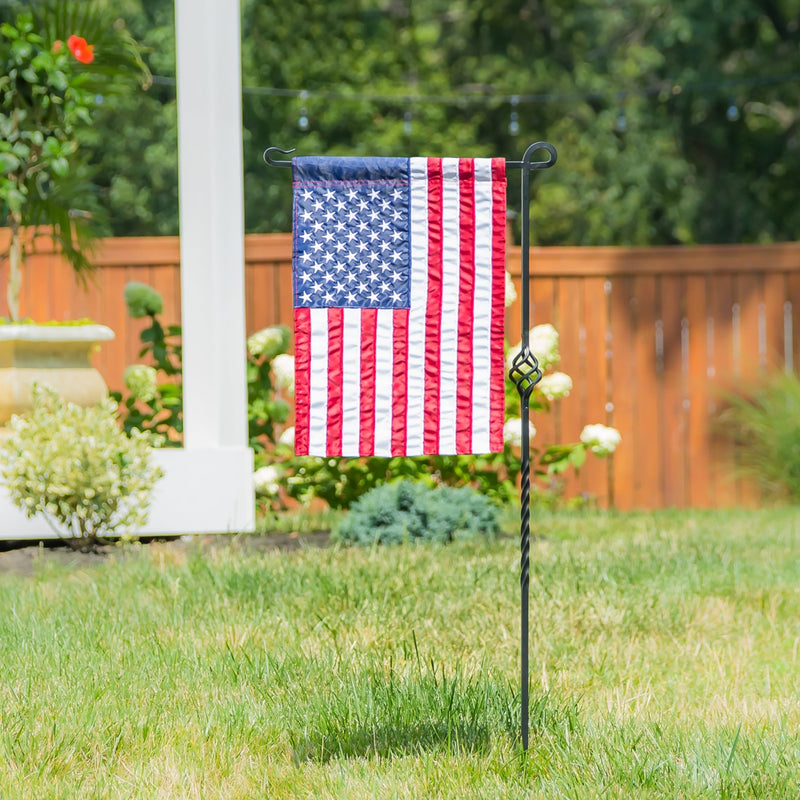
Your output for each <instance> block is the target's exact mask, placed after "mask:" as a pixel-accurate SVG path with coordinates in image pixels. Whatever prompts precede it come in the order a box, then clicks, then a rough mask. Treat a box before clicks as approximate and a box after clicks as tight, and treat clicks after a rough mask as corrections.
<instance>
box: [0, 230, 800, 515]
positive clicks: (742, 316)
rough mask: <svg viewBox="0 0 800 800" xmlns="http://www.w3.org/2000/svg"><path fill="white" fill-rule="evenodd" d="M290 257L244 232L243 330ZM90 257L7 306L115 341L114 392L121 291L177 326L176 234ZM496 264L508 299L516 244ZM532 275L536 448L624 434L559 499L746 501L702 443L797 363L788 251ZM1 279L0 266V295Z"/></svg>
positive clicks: (795, 249) (797, 248)
mask: <svg viewBox="0 0 800 800" xmlns="http://www.w3.org/2000/svg"><path fill="white" fill-rule="evenodd" d="M0 244H2V242H0ZM290 255H291V237H290V235H288V234H276V235H250V236H247V237H246V242H245V258H246V266H245V270H246V284H245V285H246V303H247V329H248V332H252V331H254V330H257V329H259V328H261V327H263V326H265V325H269V324H274V323H279V322H282V323H285V324H287V325H290V326H291V321H292V310H291V267H290ZM94 261H95V263H96V264H97V267H98V269H97V271H96V273H95V276H94V278H93V279H92V281H91V283H90V284H89V285H88V287H87V288H86V289H84V288H83V287H81V286H80V285H79V284H78V283H76V281H75V279H74V278H73V276H72V273H71V271H70V270H69V269H66V268H65V267H64V266H63V264H62V263H61V262H60V259H59V257H58V256H57V255H55V254H53V252H52V251H51V250H49V249H48V248H47V246H45V245H42V246H40V248H39V252H38V253H37V254H36V255H35V256H33V257H32V258H31V259H30V262H29V263H28V265H27V266H26V274H25V276H24V279H23V281H24V282H23V289H22V304H21V305H22V312H23V314H27V315H30V316H31V317H33V318H35V319H40V320H45V319H72V318H76V317H90V318H92V319H93V320H95V321H97V322H101V323H103V324H106V325H109V326H110V327H111V328H113V329H114V330H115V331H116V334H117V339H116V340H115V341H114V342H111V343H109V344H106V345H104V346H103V349H102V351H101V352H100V353H98V355H97V361H96V364H97V366H98V368H99V369H100V371H101V372H102V373H103V375H104V376H105V378H106V380H107V382H108V384H109V386H110V387H111V388H119V387H120V386H121V382H122V372H123V370H124V368H125V366H126V365H127V364H130V363H133V362H135V361H136V360H137V352H138V348H139V341H138V334H139V331H140V330H141V329H142V327H143V323H142V322H141V321H138V320H131V319H129V318H128V317H127V315H126V311H125V305H124V302H123V289H124V286H125V284H126V283H127V282H129V281H142V282H144V283H148V284H150V285H151V286H154V287H155V288H156V289H158V290H159V291H160V292H161V293H162V295H163V296H164V314H163V318H164V320H165V321H166V322H170V323H171V322H178V321H179V320H180V276H179V267H178V265H179V245H178V240H177V238H171V237H164V238H161V237H159V238H138V239H110V240H106V241H105V242H103V243H102V245H101V246H100V247H99V249H98V251H97V253H96V254H95V258H94ZM508 266H509V270H510V272H511V274H512V276H514V280H515V284H516V288H517V292H518V293H519V291H520V278H519V274H520V251H519V248H516V249H514V248H512V249H511V250H510V252H509V259H508ZM531 266H532V278H531V282H530V291H531V304H530V310H531V321H532V324H538V323H543V322H551V323H553V324H554V325H555V326H556V328H557V329H558V331H559V333H560V349H561V365H560V369H562V370H563V371H564V372H567V373H568V374H569V375H570V376H571V377H572V379H573V382H574V388H573V391H572V393H571V395H570V396H569V397H568V398H566V399H564V400H562V401H559V402H558V403H556V404H554V409H553V413H551V414H549V415H541V414H540V415H536V416H535V417H534V419H533V423H534V425H535V426H536V429H537V436H536V439H535V442H536V443H542V444H544V443H550V442H554V441H559V442H561V441H574V440H576V439H577V437H578V436H579V435H580V432H581V429H582V428H583V425H584V424H586V423H588V422H602V423H605V424H609V425H613V426H615V427H616V428H618V429H619V430H620V432H621V433H622V437H623V441H622V445H621V446H620V448H619V450H618V451H617V453H616V454H615V455H614V457H613V458H611V459H608V460H599V459H593V458H590V459H589V460H588V462H587V464H586V466H585V467H584V468H583V469H582V470H581V473H580V475H579V476H577V477H576V478H574V479H571V480H570V481H569V482H568V487H567V488H568V491H569V493H570V494H577V493H581V492H585V493H587V494H590V495H592V496H595V497H597V498H598V499H599V501H600V503H601V504H602V505H604V506H614V507H617V508H621V509H629V508H663V507H672V506H674V507H684V506H694V507H724V506H730V505H741V504H745V505H752V504H755V503H757V502H758V497H757V494H756V493H755V491H754V490H753V488H752V487H751V486H750V485H749V484H747V483H746V482H744V481H741V480H739V479H737V478H735V477H734V474H735V471H734V469H733V467H734V464H735V458H736V454H735V453H734V452H733V451H732V450H731V449H730V447H728V446H726V445H724V444H722V443H721V442H719V441H717V439H716V437H714V436H712V430H711V428H712V425H711V423H712V421H713V420H714V418H715V415H716V414H717V412H718V409H719V407H720V403H721V398H722V396H723V393H724V392H725V391H727V390H730V389H731V388H733V387H735V386H737V385H741V384H742V383H743V382H747V383H749V382H751V381H754V380H758V378H759V377H760V376H763V375H764V374H765V373H767V372H768V371H769V370H771V369H796V368H797V367H798V363H797V359H798V355H800V319H799V318H798V314H797V313H796V312H800V244H794V243H792V244H779V245H768V246H756V245H741V246H703V247H695V248H626V249H623V248H588V247H587V248H571V247H565V248H533V250H532V251H531ZM221 268H222V269H225V268H226V266H225V265H221ZM230 268H233V267H232V266H231V267H230ZM6 270H7V266H6V265H5V264H4V265H2V266H0V280H2V282H3V285H4V284H5V278H6ZM2 311H4V300H3V301H1V302H0V313H2ZM506 331H507V337H508V340H509V342H510V343H512V344H513V343H516V342H518V341H519V339H520V323H519V300H517V302H516V303H515V304H514V305H513V306H512V307H511V308H510V309H509V313H508V316H507V325H506Z"/></svg>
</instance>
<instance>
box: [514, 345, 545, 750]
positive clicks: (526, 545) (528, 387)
mask: <svg viewBox="0 0 800 800" xmlns="http://www.w3.org/2000/svg"><path fill="white" fill-rule="evenodd" d="M527 338H528V337H527V330H526V331H525V333H524V334H523V345H522V347H521V349H520V351H519V353H517V355H516V356H515V357H514V360H513V361H512V363H511V369H510V370H509V373H508V376H509V378H511V381H512V382H513V384H514V386H516V388H517V392H519V399H520V418H521V420H522V460H521V471H520V474H521V487H520V492H521V493H520V500H521V507H520V570H519V581H520V590H521V609H522V620H521V634H520V640H521V641H520V644H521V648H520V655H521V673H522V678H521V687H520V690H521V701H522V719H521V732H522V748H523V750H527V749H528V592H529V586H530V551H531V511H530V501H531V463H530V424H529V414H530V411H529V408H530V406H529V402H530V397H531V392H533V387H534V386H536V384H537V383H538V382H539V381H540V380H541V379H542V370H541V369H540V368H539V362H538V360H537V359H536V356H535V355H534V354H533V353H532V352H531V350H530V348H529V347H528V342H527Z"/></svg>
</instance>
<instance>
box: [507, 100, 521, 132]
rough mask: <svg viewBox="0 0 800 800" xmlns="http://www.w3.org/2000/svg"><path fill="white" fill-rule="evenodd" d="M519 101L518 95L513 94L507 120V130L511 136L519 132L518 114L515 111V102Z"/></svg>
mask: <svg viewBox="0 0 800 800" xmlns="http://www.w3.org/2000/svg"><path fill="white" fill-rule="evenodd" d="M518 103H519V96H518V95H514V96H513V97H512V98H511V109H512V110H511V117H510V119H509V122H508V132H509V133H510V134H511V135H512V136H516V135H517V134H518V133H519V115H518V114H517V112H516V107H517V104H518Z"/></svg>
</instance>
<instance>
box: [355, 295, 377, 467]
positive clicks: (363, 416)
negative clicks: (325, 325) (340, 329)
mask: <svg viewBox="0 0 800 800" xmlns="http://www.w3.org/2000/svg"><path fill="white" fill-rule="evenodd" d="M377 321H378V309H376V308H365V309H362V311H361V410H360V429H359V438H358V452H359V455H362V456H371V455H374V453H375V363H376V362H375V359H376V353H375V329H376V327H377Z"/></svg>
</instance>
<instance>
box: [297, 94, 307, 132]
mask: <svg viewBox="0 0 800 800" xmlns="http://www.w3.org/2000/svg"><path fill="white" fill-rule="evenodd" d="M300 99H301V100H303V101H305V100H307V99H308V92H307V91H305V90H303V91H302V92H300ZM297 127H298V128H300V130H301V131H307V130H308V110H307V109H306V107H305V104H304V105H303V107H302V108H301V109H300V119H299V120H297Z"/></svg>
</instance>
